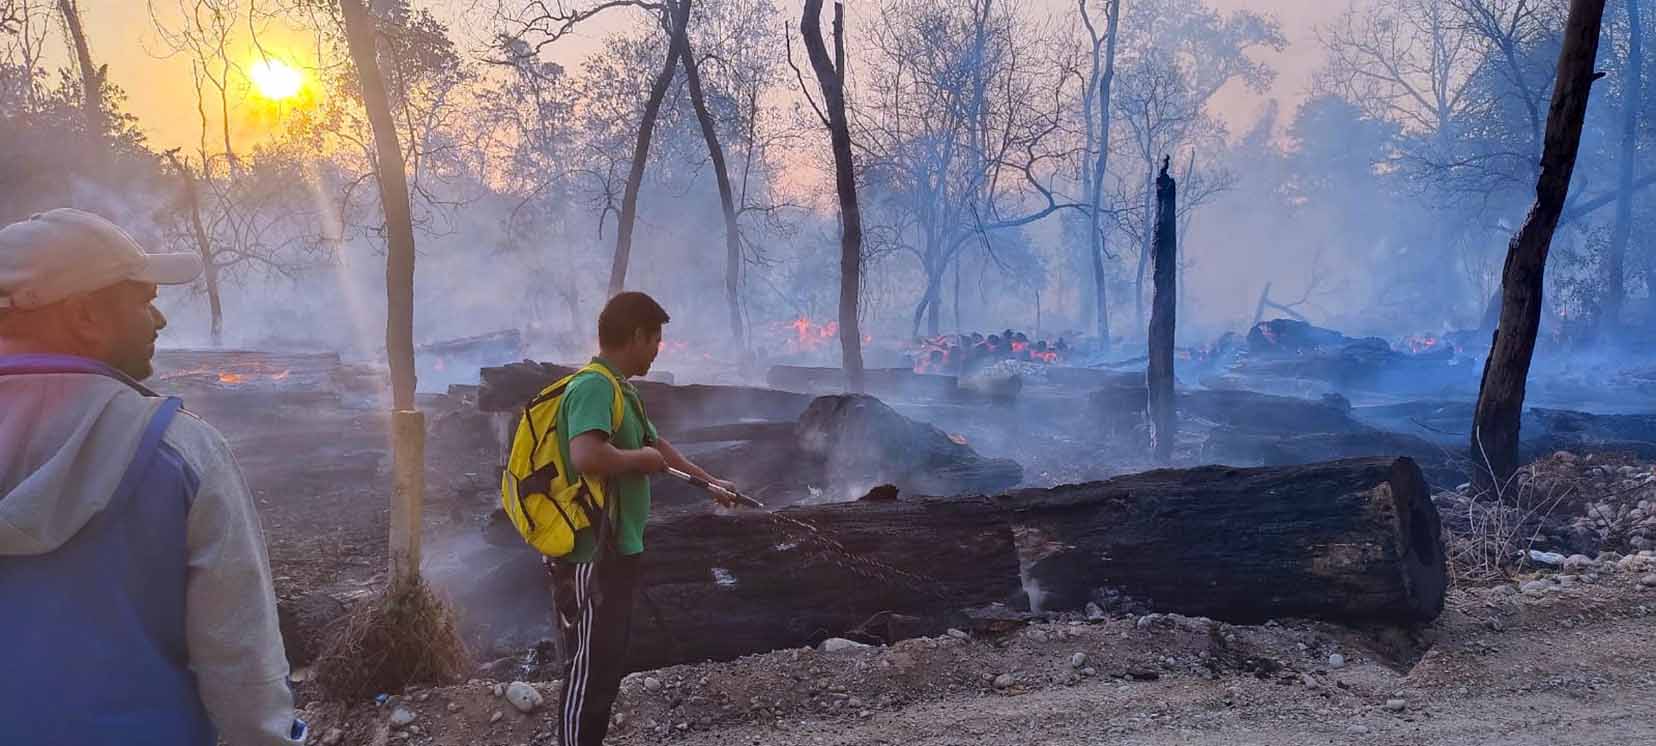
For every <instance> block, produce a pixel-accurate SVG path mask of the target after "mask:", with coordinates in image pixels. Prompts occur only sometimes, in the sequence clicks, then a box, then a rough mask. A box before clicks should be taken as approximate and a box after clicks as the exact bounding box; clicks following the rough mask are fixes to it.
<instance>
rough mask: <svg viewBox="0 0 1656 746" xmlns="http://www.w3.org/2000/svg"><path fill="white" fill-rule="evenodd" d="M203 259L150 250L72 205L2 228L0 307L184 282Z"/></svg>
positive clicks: (20, 306)
mask: <svg viewBox="0 0 1656 746" xmlns="http://www.w3.org/2000/svg"><path fill="white" fill-rule="evenodd" d="M200 275H201V257H199V256H197V255H195V254H190V253H181V254H148V253H145V252H144V249H143V247H141V246H139V245H138V242H137V241H134V240H133V239H132V236H130V235H128V234H127V232H126V231H124V230H121V229H120V227H119V226H117V225H115V224H114V223H111V222H109V221H108V220H105V219H103V218H101V217H98V216H97V215H93V214H92V213H90V212H86V211H84V210H76V209H74V208H71V207H60V208H58V209H56V210H48V211H46V212H42V213H36V214H35V215H33V216H31V217H30V218H29V219H28V220H20V221H18V222H16V223H12V224H11V225H8V226H6V227H4V228H0V310H8V309H19V310H26V309H31V308H40V307H41V306H47V305H51V304H53V303H56V302H58V301H61V300H64V299H66V298H71V297H74V296H76V295H81V294H83V293H90V292H93V291H95V290H102V289H104V288H106V287H110V286H113V285H117V284H120V283H122V282H128V281H131V282H144V283H149V284H151V285H185V284H188V283H190V282H193V281H194V280H195V278H196V277H198V276H200Z"/></svg>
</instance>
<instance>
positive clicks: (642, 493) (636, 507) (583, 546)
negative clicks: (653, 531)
mask: <svg viewBox="0 0 1656 746" xmlns="http://www.w3.org/2000/svg"><path fill="white" fill-rule="evenodd" d="M592 362H594V363H597V364H599V365H602V366H604V367H605V368H607V369H609V372H610V374H611V375H614V376H615V378H616V380H618V381H620V382H621V393H622V396H624V397H625V398H626V403H627V406H626V410H625V414H623V415H622V417H621V427H620V429H619V430H618V431H615V432H611V430H610V424H611V421H610V417H611V415H612V414H613V411H612V410H611V407H612V406H613V405H614V403H615V389H614V388H612V387H611V386H610V383H609V381H607V380H604V377H603V376H601V375H598V374H597V373H582V374H580V375H577V376H576V377H575V380H573V381H570V382H569V388H568V389H567V390H565V391H564V398H563V403H562V404H561V405H559V407H558V430H557V431H558V448H559V449H560V450H562V452H563V453H562V454H561V455H562V456H563V461H564V463H566V464H572V462H571V461H570V458H569V441H570V439H572V438H574V437H576V436H578V435H581V434H583V433H590V432H593V431H598V432H601V433H604V434H605V435H608V436H609V441H610V444H611V445H614V446H615V447H616V448H619V449H621V450H623V451H628V450H633V449H637V448H643V447H644V444H645V441H646V439H648V441H649V442H654V441H655V439H656V431H655V425H652V424H650V420H649V418H648V416H647V415H645V414H644V403H643V402H642V401H641V400H640V399H639V398H638V389H635V388H633V385H632V384H631V383H628V382H627V380H626V378H625V377H623V376H622V375H621V373H620V372H618V371H616V369H615V366H613V365H610V364H609V363H608V362H606V361H605V360H604V359H603V358H597V357H595V358H593V359H592ZM570 468H571V469H573V468H574V467H573V465H571V467H570ZM607 487H608V489H607V491H606V493H605V494H607V495H609V498H610V499H611V500H614V501H615V503H616V504H615V505H614V506H606V508H611V509H613V510H614V512H612V513H611V515H613V516H615V517H616V531H615V547H616V549H617V550H619V552H620V553H621V554H638V553H640V552H642V551H644V524H645V522H646V521H648V520H649V518H650V478H649V477H648V476H645V475H643V474H623V475H621V476H617V477H611V478H610V481H609V484H608V485H607ZM594 539H595V537H594V536H593V532H592V529H591V528H585V529H582V530H581V531H578V532H576V534H575V548H574V550H572V551H571V552H570V553H569V556H568V558H567V559H568V560H569V561H570V562H588V561H590V560H591V559H592V554H593V550H594V549H596V548H597V544H596V542H595V541H594Z"/></svg>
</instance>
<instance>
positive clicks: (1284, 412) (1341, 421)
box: [1088, 385, 1372, 435]
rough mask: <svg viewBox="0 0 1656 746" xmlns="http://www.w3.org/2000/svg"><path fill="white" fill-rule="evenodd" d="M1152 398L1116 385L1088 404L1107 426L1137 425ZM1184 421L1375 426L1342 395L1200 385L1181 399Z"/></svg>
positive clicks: (1261, 430) (1262, 430)
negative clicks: (1355, 414) (1315, 395)
mask: <svg viewBox="0 0 1656 746" xmlns="http://www.w3.org/2000/svg"><path fill="white" fill-rule="evenodd" d="M1147 402H1148V395H1147V392H1146V389H1145V388H1144V387H1143V386H1142V385H1141V386H1112V387H1109V388H1104V389H1099V390H1098V391H1094V392H1093V393H1092V394H1090V395H1089V396H1088V403H1089V405H1090V406H1091V408H1092V410H1093V412H1094V414H1095V415H1096V416H1097V417H1098V418H1099V421H1100V422H1102V423H1105V425H1106V427H1109V428H1111V429H1119V428H1121V427H1131V426H1136V425H1137V424H1138V423H1139V422H1140V421H1142V419H1143V415H1142V413H1143V412H1144V409H1145V406H1146V404H1147ZM1176 402H1177V407H1178V415H1179V417H1180V418H1182V419H1190V418H1198V419H1202V420H1206V421H1208V422H1212V423H1214V424H1217V425H1220V426H1222V427H1230V428H1234V429H1237V430H1240V431H1246V432H1249V433H1254V434H1275V435H1297V434H1301V433H1308V432H1309V433H1351V432H1361V431H1365V430H1370V429H1372V428H1370V427H1368V426H1367V425H1364V424H1363V423H1361V422H1359V421H1357V420H1356V419H1354V418H1353V417H1352V416H1351V406H1350V404H1349V403H1347V402H1346V401H1345V399H1344V398H1342V397H1339V396H1338V395H1333V396H1325V397H1323V398H1321V399H1301V398H1297V397H1290V396H1272V395H1270V394H1259V393H1255V392H1252V391H1242V390H1236V389H1218V390H1210V389H1195V390H1188V391H1181V392H1179V393H1178V396H1177V397H1176Z"/></svg>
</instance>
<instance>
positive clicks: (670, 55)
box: [609, 8, 690, 296]
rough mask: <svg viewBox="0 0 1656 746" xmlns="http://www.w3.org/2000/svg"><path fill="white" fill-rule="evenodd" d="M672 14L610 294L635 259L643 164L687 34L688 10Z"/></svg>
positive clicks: (619, 232)
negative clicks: (682, 39) (634, 236)
mask: <svg viewBox="0 0 1656 746" xmlns="http://www.w3.org/2000/svg"><path fill="white" fill-rule="evenodd" d="M668 15H669V16H671V22H670V23H671V26H670V30H669V32H668V33H669V34H670V39H669V42H668V44H667V64H665V65H663V66H662V67H661V74H660V75H657V76H656V79H655V83H653V84H651V86H650V97H649V98H648V99H646V100H645V101H644V113H643V115H642V116H641V117H640V118H639V120H638V139H637V140H636V141H634V143H633V155H632V164H631V165H630V166H629V168H628V169H627V190H626V193H625V194H623V195H622V197H621V215H620V217H618V218H616V226H615V257H614V260H613V262H612V263H611V264H610V279H609V294H610V295H611V296H614V295H615V294H616V293H619V292H621V291H622V290H623V289H625V288H626V286H627V262H628V261H630V260H631V259H632V236H633V225H634V224H635V223H637V222H638V190H639V189H641V188H642V187H643V185H644V166H645V164H646V163H647V162H648V161H649V160H650V140H651V139H652V138H654V137H655V124H656V117H657V116H658V115H659V114H660V113H661V101H662V99H665V98H666V97H667V89H668V87H670V86H672V84H673V72H674V70H675V68H677V67H678V64H679V59H678V58H679V45H678V44H676V43H673V42H672V40H673V39H678V38H679V37H681V36H683V35H684V25H685V24H687V23H689V22H690V13H689V9H688V8H686V10H685V12H684V13H668Z"/></svg>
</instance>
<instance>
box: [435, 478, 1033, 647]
mask: <svg viewBox="0 0 1656 746" xmlns="http://www.w3.org/2000/svg"><path fill="white" fill-rule="evenodd" d="M780 514H781V515H782V516H785V517H787V518H789V519H793V520H798V521H801V522H804V523H807V524H810V525H812V526H815V527H817V528H818V529H819V530H820V531H821V533H822V534H823V535H824V536H826V537H828V538H829V539H831V540H832V541H834V542H838V543H839V544H841V545H843V546H844V548H845V550H847V553H848V554H841V553H839V552H838V551H836V550H833V549H831V548H830V547H829V545H828V544H827V543H825V542H823V541H821V540H818V539H815V538H814V537H813V535H812V534H811V533H810V532H809V531H805V530H803V529H800V528H798V527H797V526H794V525H792V524H791V523H789V522H788V521H785V520H778V519H774V518H772V517H770V516H769V515H767V514H766V513H763V512H757V511H742V512H733V513H724V514H714V513H705V512H700V513H693V514H680V515H677V516H672V517H662V518H661V519H659V520H652V521H651V523H650V527H649V530H648V534H647V537H648V538H647V543H648V550H647V551H645V553H644V568H643V575H642V584H641V593H640V598H639V602H638V605H637V607H636V611H635V616H634V620H633V628H632V629H633V637H632V644H631V649H630V653H631V654H630V657H629V659H628V662H627V667H628V669H629V670H645V669H651V668H658V667H662V666H668V665H673V664H677V663H686V662H691V661H700V660H728V659H732V658H736V657H739V656H743V655H748V654H751V653H758V652H764V651H767V650H775V649H778V648H789V647H798V646H801V645H810V644H814V643H816V642H819V641H821V640H823V639H824V638H827V637H833V636H841V635H846V634H854V632H853V631H854V630H857V629H858V628H859V627H862V626H863V625H864V624H865V623H866V622H867V621H868V620H870V619H872V618H875V617H876V615H879V614H882V613H888V614H901V615H904V616H905V617H906V622H905V624H904V625H903V627H904V629H905V630H907V631H906V632H905V634H935V633H937V632H941V631H942V629H943V628H944V627H945V626H946V624H947V623H946V621H945V619H946V617H947V615H948V614H949V613H950V612H953V611H956V610H959V609H964V608H969V607H973V606H980V605H984V604H988V603H991V602H995V601H1002V600H1005V599H1007V598H1008V597H1010V596H1012V595H1013V594H1015V593H1016V592H1017V590H1018V588H1019V580H1018V562H1017V553H1016V551H1015V549H1014V548H1013V544H1012V532H1011V529H1010V528H1009V527H1008V526H1007V524H1006V521H1005V520H1004V515H1003V513H1002V512H1001V511H1000V510H999V509H998V508H997V507H996V506H995V505H994V504H993V503H992V502H991V501H990V500H988V499H984V498H973V499H964V500H962V499H955V500H937V499H923V500H916V501H907V500H900V501H889V502H882V501H864V502H853V503H841V504H835V505H825V506H814V507H808V508H795V509H788V510H784V511H780ZM487 554H488V556H487V557H485V558H480V559H477V560H476V561H470V565H471V566H473V567H476V568H479V570H480V571H481V572H480V573H479V574H477V575H474V576H469V577H468V578H467V582H466V583H464V584H461V587H458V588H455V589H452V590H451V591H450V592H451V593H452V594H453V595H454V598H453V600H454V602H455V606H456V608H457V609H459V610H460V611H461V615H462V619H461V621H462V624H463V625H465V626H467V627H468V628H469V629H470V630H471V636H472V638H473V639H472V642H473V644H474V645H475V646H476V647H478V649H481V650H494V651H495V652H509V648H511V647H513V646H522V647H528V645H530V644H533V641H534V639H533V638H534V637H535V636H536V635H537V634H542V635H543V634H544V633H545V632H546V631H547V630H548V628H549V625H548V622H547V621H546V620H547V616H548V612H547V609H549V608H550V605H549V604H550V599H549V598H548V595H547V591H546V583H545V577H546V571H545V570H544V569H543V568H542V567H541V562H540V558H539V556H538V555H536V554H535V553H534V552H533V551H532V550H530V549H528V548H527V547H522V546H518V547H513V548H491V549H490V550H489V551H488V553H487ZM503 606H504V607H509V608H503ZM485 610H487V611H485ZM490 612H492V613H493V614H494V616H495V617H499V618H500V619H499V620H497V619H494V618H485V617H484V616H482V615H483V614H487V613H490ZM508 624H515V625H517V628H516V629H515V630H514V629H509V628H508V627H507V626H505V625H508ZM503 648H506V649H503ZM518 649H521V647H520V648H518Z"/></svg>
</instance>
